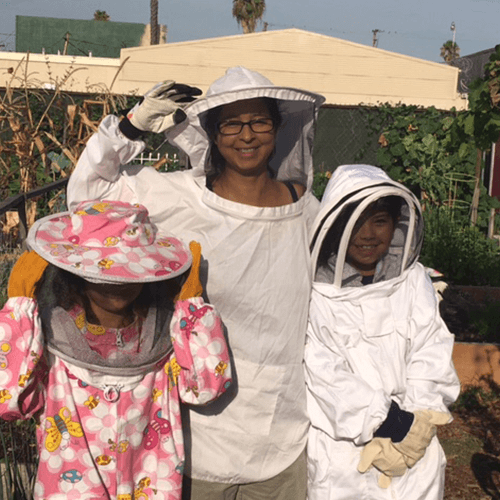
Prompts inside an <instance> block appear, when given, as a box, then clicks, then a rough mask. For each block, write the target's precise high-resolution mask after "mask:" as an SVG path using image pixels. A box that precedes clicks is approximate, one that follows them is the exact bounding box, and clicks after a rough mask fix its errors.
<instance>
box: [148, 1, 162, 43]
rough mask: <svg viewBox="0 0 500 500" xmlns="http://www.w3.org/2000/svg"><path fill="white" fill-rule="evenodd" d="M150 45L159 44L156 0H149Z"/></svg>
mask: <svg viewBox="0 0 500 500" xmlns="http://www.w3.org/2000/svg"><path fill="white" fill-rule="evenodd" d="M150 9H151V45H158V44H159V43H160V30H159V26H158V0H151V3H150Z"/></svg>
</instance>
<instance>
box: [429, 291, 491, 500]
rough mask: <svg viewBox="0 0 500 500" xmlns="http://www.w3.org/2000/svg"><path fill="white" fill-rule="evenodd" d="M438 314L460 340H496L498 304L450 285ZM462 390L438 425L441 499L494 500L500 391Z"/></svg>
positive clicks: (487, 387)
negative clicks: (449, 417) (447, 420)
mask: <svg viewBox="0 0 500 500" xmlns="http://www.w3.org/2000/svg"><path fill="white" fill-rule="evenodd" d="M443 295H444V299H445V300H443V301H442V302H441V304H440V309H441V315H442V316H443V319H444V320H445V322H446V324H447V325H448V328H449V329H450V331H451V332H453V333H454V334H455V338H456V340H457V341H462V342H485V341H486V342H496V343H498V342H499V339H500V330H499V321H500V314H499V313H498V311H499V310H500V304H499V303H498V302H496V301H495V302H494V301H489V300H486V301H484V300H479V301H478V300H474V297H472V296H470V295H468V294H464V293H462V292H458V291H457V290H455V289H453V288H452V287H450V288H449V289H447V290H446V292H445V293H444V294H443ZM484 382H485V386H484V388H478V387H472V388H471V387H469V388H467V387H462V393H461V395H460V398H459V400H458V401H457V402H456V403H455V405H454V406H453V407H452V413H453V416H454V421H453V422H452V423H451V424H448V425H445V426H443V427H439V429H438V437H439V439H440V441H441V444H442V445H443V448H444V450H445V453H446V457H447V460H448V465H447V468H446V480H445V497H444V498H445V500H490V499H493V500H500V387H499V386H498V385H497V384H495V383H494V382H493V381H491V380H489V381H488V380H485V381H484Z"/></svg>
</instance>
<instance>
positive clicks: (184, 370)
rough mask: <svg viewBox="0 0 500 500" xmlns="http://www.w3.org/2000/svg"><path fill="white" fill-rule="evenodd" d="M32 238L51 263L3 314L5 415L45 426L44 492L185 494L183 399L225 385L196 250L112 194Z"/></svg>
mask: <svg viewBox="0 0 500 500" xmlns="http://www.w3.org/2000/svg"><path fill="white" fill-rule="evenodd" d="M28 244H29V246H30V248H31V249H32V250H34V251H35V252H36V253H37V254H38V255H39V256H41V257H43V258H44V259H46V260H47V261H48V262H49V265H48V266H47V268H46V269H45V271H44V273H43V276H42V278H41V280H40V281H39V282H38V283H37V284H36V286H35V293H34V295H35V298H34V299H33V298H30V297H19V296H18V297H11V298H9V300H8V302H7V304H6V305H5V307H4V308H3V310H2V311H1V312H0V347H1V351H0V352H1V358H2V359H1V360H0V391H1V392H0V394H2V395H3V396H2V398H0V416H1V417H2V418H4V419H5V420H14V419H28V418H30V417H33V416H34V417H35V418H36V419H37V421H38V423H39V425H38V430H37V438H38V444H39V454H40V463H39V468H38V478H37V482H36V486H35V494H34V496H35V499H40V500H41V499H44V500H45V499H46V500H67V499H83V500H87V499H88V500H90V499H92V500H94V499H101V498H102V499H116V500H130V499H133V498H141V499H144V500H145V499H154V500H163V499H169V500H173V499H179V498H181V483H182V471H183V461H184V447H183V441H182V428H181V418H180V409H179V404H180V401H181V400H182V401H184V402H186V403H190V404H205V403H207V402H209V401H211V400H213V399H215V398H217V397H218V396H219V395H220V394H221V393H222V392H224V390H225V389H226V387H227V386H228V385H229V383H230V368H229V356H228V350H227V346H226V343H225V339H224V336H223V330H222V325H221V321H220V319H219V316H218V314H217V313H216V312H215V311H214V309H213V307H212V306H210V305H208V304H206V303H204V302H203V299H202V298H201V292H202V290H201V287H200V285H199V281H198V279H197V272H198V264H199V256H200V248H199V245H197V244H196V243H195V242H192V243H191V245H190V249H191V252H192V254H191V252H190V250H189V249H188V248H187V247H186V246H185V245H184V243H182V242H181V241H180V240H178V239H176V238H174V237H172V236H165V235H161V234H159V233H157V230H156V226H154V224H152V223H151V222H150V220H149V218H148V213H147V211H146V209H145V208H144V207H143V206H141V205H134V206H132V205H130V204H128V203H124V202H116V201H113V202H107V201H102V202H101V201H86V202H82V203H80V204H79V206H78V207H77V208H76V210H75V211H74V212H73V213H64V214H58V215H56V216H49V217H45V218H43V219H41V220H39V221H37V222H36V223H35V225H34V226H33V227H32V228H31V230H30V233H29V236H28ZM189 269H191V271H190V274H189V276H188V277H187V279H186V275H187V274H188V271H189ZM11 280H12V277H11Z"/></svg>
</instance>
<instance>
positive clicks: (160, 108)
mask: <svg viewBox="0 0 500 500" xmlns="http://www.w3.org/2000/svg"><path fill="white" fill-rule="evenodd" d="M201 93H202V92H201V90H200V89H198V88H196V87H191V86H190V85H184V84H182V83H175V82H174V81H173V80H166V81H164V82H161V83H158V84H156V85H155V86H154V87H153V88H152V89H150V90H149V91H148V92H146V93H145V94H144V98H143V100H142V101H141V102H139V103H137V104H136V105H135V106H134V107H133V108H132V109H131V110H130V111H129V112H128V113H127V116H126V118H124V119H122V120H121V121H120V124H119V128H120V131H121V132H122V133H123V134H124V135H125V136H126V137H128V138H129V139H132V140H134V139H137V138H138V137H139V136H140V135H141V134H142V133H144V132H154V133H157V134H159V133H161V132H165V131H167V130H169V129H170V128H172V127H173V126H175V125H177V124H178V123H181V122H183V121H184V120H185V119H186V113H185V112H184V111H183V109H182V108H184V107H185V105H186V104H187V103H190V102H192V101H194V100H195V99H196V97H197V96H199V95H201Z"/></svg>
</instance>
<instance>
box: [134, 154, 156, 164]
mask: <svg viewBox="0 0 500 500" xmlns="http://www.w3.org/2000/svg"><path fill="white" fill-rule="evenodd" d="M160 158H161V155H160V153H156V154H155V155H153V153H141V154H140V155H139V156H136V157H135V158H134V159H133V160H132V163H134V164H140V165H144V163H155V162H157V161H159V160H160Z"/></svg>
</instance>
